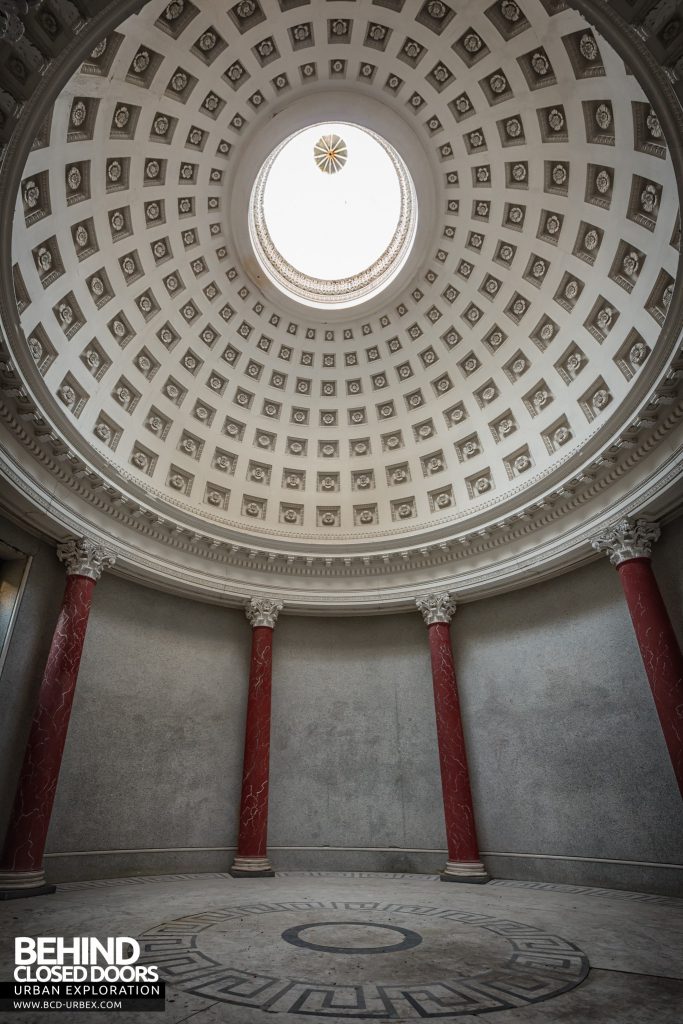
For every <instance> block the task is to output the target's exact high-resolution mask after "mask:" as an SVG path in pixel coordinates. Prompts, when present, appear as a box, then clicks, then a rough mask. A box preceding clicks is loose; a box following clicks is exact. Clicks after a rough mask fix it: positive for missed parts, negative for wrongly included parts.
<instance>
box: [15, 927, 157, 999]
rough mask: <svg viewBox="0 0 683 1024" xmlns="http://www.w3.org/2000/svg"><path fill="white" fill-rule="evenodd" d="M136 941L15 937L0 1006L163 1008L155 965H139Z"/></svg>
mask: <svg viewBox="0 0 683 1024" xmlns="http://www.w3.org/2000/svg"><path fill="white" fill-rule="evenodd" d="M140 956H141V949H140V944H139V942H137V941H136V940H135V939H132V938H129V937H128V936H114V937H109V938H105V939H98V938H95V937H93V936H90V935H83V936H75V937H74V938H69V939H67V938H62V937H60V936H41V937H39V938H33V937H31V936H27V935H21V936H17V937H16V938H15V940H14V978H13V981H11V982H0V1013H1V1012H2V1011H3V1010H15V1011H24V1012H25V1011H27V1010H33V1011H46V1010H107V1011H109V1012H111V1011H112V1010H122V1011H128V1012H131V1011H140V1010H146V1011H150V1010H151V1011H163V1010H164V1009H165V985H164V982H162V981H159V971H158V968H157V967H156V966H155V965H153V964H146V963H145V964H141V963H139V962H138V961H139V960H140Z"/></svg>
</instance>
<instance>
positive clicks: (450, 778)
mask: <svg viewBox="0 0 683 1024" xmlns="http://www.w3.org/2000/svg"><path fill="white" fill-rule="evenodd" d="M429 650H430V654H431V660H432V681H433V684H434V705H435V709H436V732H437V738H438V743H439V762H440V765H441V787H442V790H443V806H444V814H445V818H446V841H447V844H448V859H449V861H450V862H455V863H457V864H459V865H461V864H463V863H472V864H473V865H476V866H477V867H478V868H479V869H480V871H483V869H482V868H481V864H480V862H479V850H478V846H477V833H476V827H475V824H474V808H473V806H472V793H471V790H470V779H469V773H468V770H467V752H466V750H465V737H464V735H463V730H462V721H461V718H460V704H459V701H458V691H457V685H456V679H455V667H454V664H453V649H452V647H451V636H450V628H449V625H448V623H447V622H434V623H432V624H431V625H430V626H429ZM474 880H475V879H474V878H473V879H472V881H474Z"/></svg>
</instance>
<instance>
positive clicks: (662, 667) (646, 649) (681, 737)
mask: <svg viewBox="0 0 683 1024" xmlns="http://www.w3.org/2000/svg"><path fill="white" fill-rule="evenodd" d="M617 572H618V573H619V578H620V579H621V585H622V587H623V588H624V595H625V597H626V603H627V604H628V610H629V612H630V614H631V620H632V621H633V628H634V630H635V634H636V639H637V641H638V646H639V647H640V653H641V656H642V659H643V664H644V666H645V672H646V674H647V678H648V680H649V683H650V689H651V690H652V696H653V698H654V702H655V707H656V708H657V714H658V715H659V721H660V722H661V726H662V732H663V733H664V739H665V741H666V745H667V747H668V748H669V755H670V757H671V763H672V765H673V769H674V772H675V775H676V779H677V781H678V786H679V789H680V791H681V795H683V655H682V654H681V649H680V647H679V644H678V640H677V638H676V635H675V633H674V631H673V627H672V625H671V620H670V619H669V616H668V613H667V610H666V606H665V604H664V601H663V600H662V595H661V593H660V590H659V586H658V584H657V580H656V579H655V575H654V573H653V571H652V565H651V563H650V559H649V558H632V559H629V560H627V561H623V562H621V563H620V564H619V565H618V566H617Z"/></svg>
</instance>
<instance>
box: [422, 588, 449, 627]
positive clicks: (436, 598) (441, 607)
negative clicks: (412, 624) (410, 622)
mask: <svg viewBox="0 0 683 1024" xmlns="http://www.w3.org/2000/svg"><path fill="white" fill-rule="evenodd" d="M415 604H416V605H417V607H418V609H419V611H420V612H422V618H423V619H424V620H425V623H426V625H427V626H433V625H434V624H435V623H436V622H450V621H451V619H452V618H453V616H454V615H455V609H456V607H457V606H456V603H455V595H454V594H450V593H448V591H442V592H441V593H436V594H428V595H427V596H426V597H418V598H416V599H415Z"/></svg>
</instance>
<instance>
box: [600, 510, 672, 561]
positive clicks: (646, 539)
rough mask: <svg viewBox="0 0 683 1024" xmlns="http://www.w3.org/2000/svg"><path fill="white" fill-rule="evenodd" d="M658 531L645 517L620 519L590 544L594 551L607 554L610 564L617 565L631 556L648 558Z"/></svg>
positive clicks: (657, 537)
mask: <svg viewBox="0 0 683 1024" xmlns="http://www.w3.org/2000/svg"><path fill="white" fill-rule="evenodd" d="M660 533H661V531H660V529H659V527H658V526H657V524H656V523H649V522H648V521H647V519H622V520H621V521H620V522H618V523H616V524H615V525H614V526H613V527H612V528H611V529H609V530H606V531H605V532H604V533H602V534H600V535H599V536H598V537H596V538H595V539H594V540H593V541H592V542H591V544H592V546H593V548H594V549H595V550H596V551H603V552H604V553H605V554H606V555H609V560H610V562H611V563H612V565H617V566H618V565H621V563H622V562H628V561H630V559H632V558H649V557H650V554H651V552H652V545H653V544H654V543H655V541H657V540H659V535H660Z"/></svg>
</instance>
